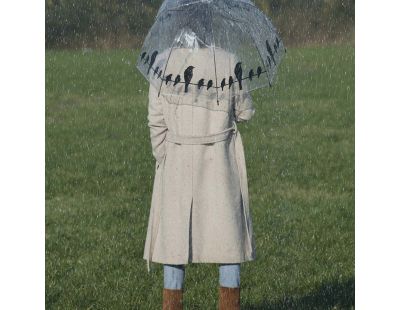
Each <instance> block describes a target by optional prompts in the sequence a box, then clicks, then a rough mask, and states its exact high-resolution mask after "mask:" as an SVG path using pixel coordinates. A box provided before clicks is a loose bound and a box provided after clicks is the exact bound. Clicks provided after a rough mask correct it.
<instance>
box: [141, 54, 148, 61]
mask: <svg viewBox="0 0 400 310" xmlns="http://www.w3.org/2000/svg"><path fill="white" fill-rule="evenodd" d="M146 54H147V53H146V52H143V53H142V56H140V60H143V59H144V57H145V56H146Z"/></svg>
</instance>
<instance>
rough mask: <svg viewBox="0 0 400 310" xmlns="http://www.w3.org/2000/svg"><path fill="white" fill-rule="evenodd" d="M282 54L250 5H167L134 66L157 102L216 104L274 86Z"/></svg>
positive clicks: (235, 1) (221, 1)
mask: <svg viewBox="0 0 400 310" xmlns="http://www.w3.org/2000/svg"><path fill="white" fill-rule="evenodd" d="M285 52H286V48H285V47H284V45H283V42H282V40H281V39H280V37H279V35H278V33H277V30H276V28H275V27H274V26H273V25H272V23H271V21H270V20H269V18H268V17H267V16H265V15H264V13H263V12H262V11H261V10H259V9H258V8H257V7H256V6H255V5H254V4H253V3H252V2H251V1H250V0H166V1H164V2H163V4H162V5H161V7H160V9H159V11H158V14H157V16H156V20H155V22H154V24H153V26H152V27H151V29H150V31H149V33H148V34H147V36H146V39H145V41H144V44H143V47H142V50H141V52H140V54H139V57H138V60H137V64H136V66H137V68H138V69H139V71H140V72H141V73H142V74H143V75H144V76H145V78H146V79H147V80H148V81H149V82H150V83H152V84H153V85H154V86H155V88H156V89H157V91H158V96H160V95H179V96H184V95H186V96H194V97H199V96H207V97H212V98H215V99H216V102H219V101H220V100H222V99H225V98H229V96H231V95H232V94H233V93H234V94H240V93H244V92H250V91H252V90H254V89H257V88H260V87H264V86H272V83H273V81H274V77H275V75H276V72H277V67H278V65H279V63H280V61H281V59H282V57H283V55H284V54H285ZM233 90H234V91H233Z"/></svg>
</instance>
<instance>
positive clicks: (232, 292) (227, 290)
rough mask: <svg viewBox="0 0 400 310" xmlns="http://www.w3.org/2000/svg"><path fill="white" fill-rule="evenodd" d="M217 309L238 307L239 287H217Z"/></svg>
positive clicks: (227, 309)
mask: <svg viewBox="0 0 400 310" xmlns="http://www.w3.org/2000/svg"><path fill="white" fill-rule="evenodd" d="M218 309H219V310H239V309H240V287H223V286H220V287H219V301H218Z"/></svg>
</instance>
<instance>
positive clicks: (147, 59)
mask: <svg viewBox="0 0 400 310" xmlns="http://www.w3.org/2000/svg"><path fill="white" fill-rule="evenodd" d="M149 60H150V56H149V55H147V57H146V61H145V62H144V64H147V63H148V62H149Z"/></svg>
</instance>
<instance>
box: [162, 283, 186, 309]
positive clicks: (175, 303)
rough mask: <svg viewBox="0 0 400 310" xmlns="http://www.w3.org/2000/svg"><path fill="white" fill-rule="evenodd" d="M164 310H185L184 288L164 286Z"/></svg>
mask: <svg viewBox="0 0 400 310" xmlns="http://www.w3.org/2000/svg"><path fill="white" fill-rule="evenodd" d="M162 310H183V290H170V289H167V288H164V289H163V308H162Z"/></svg>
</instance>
